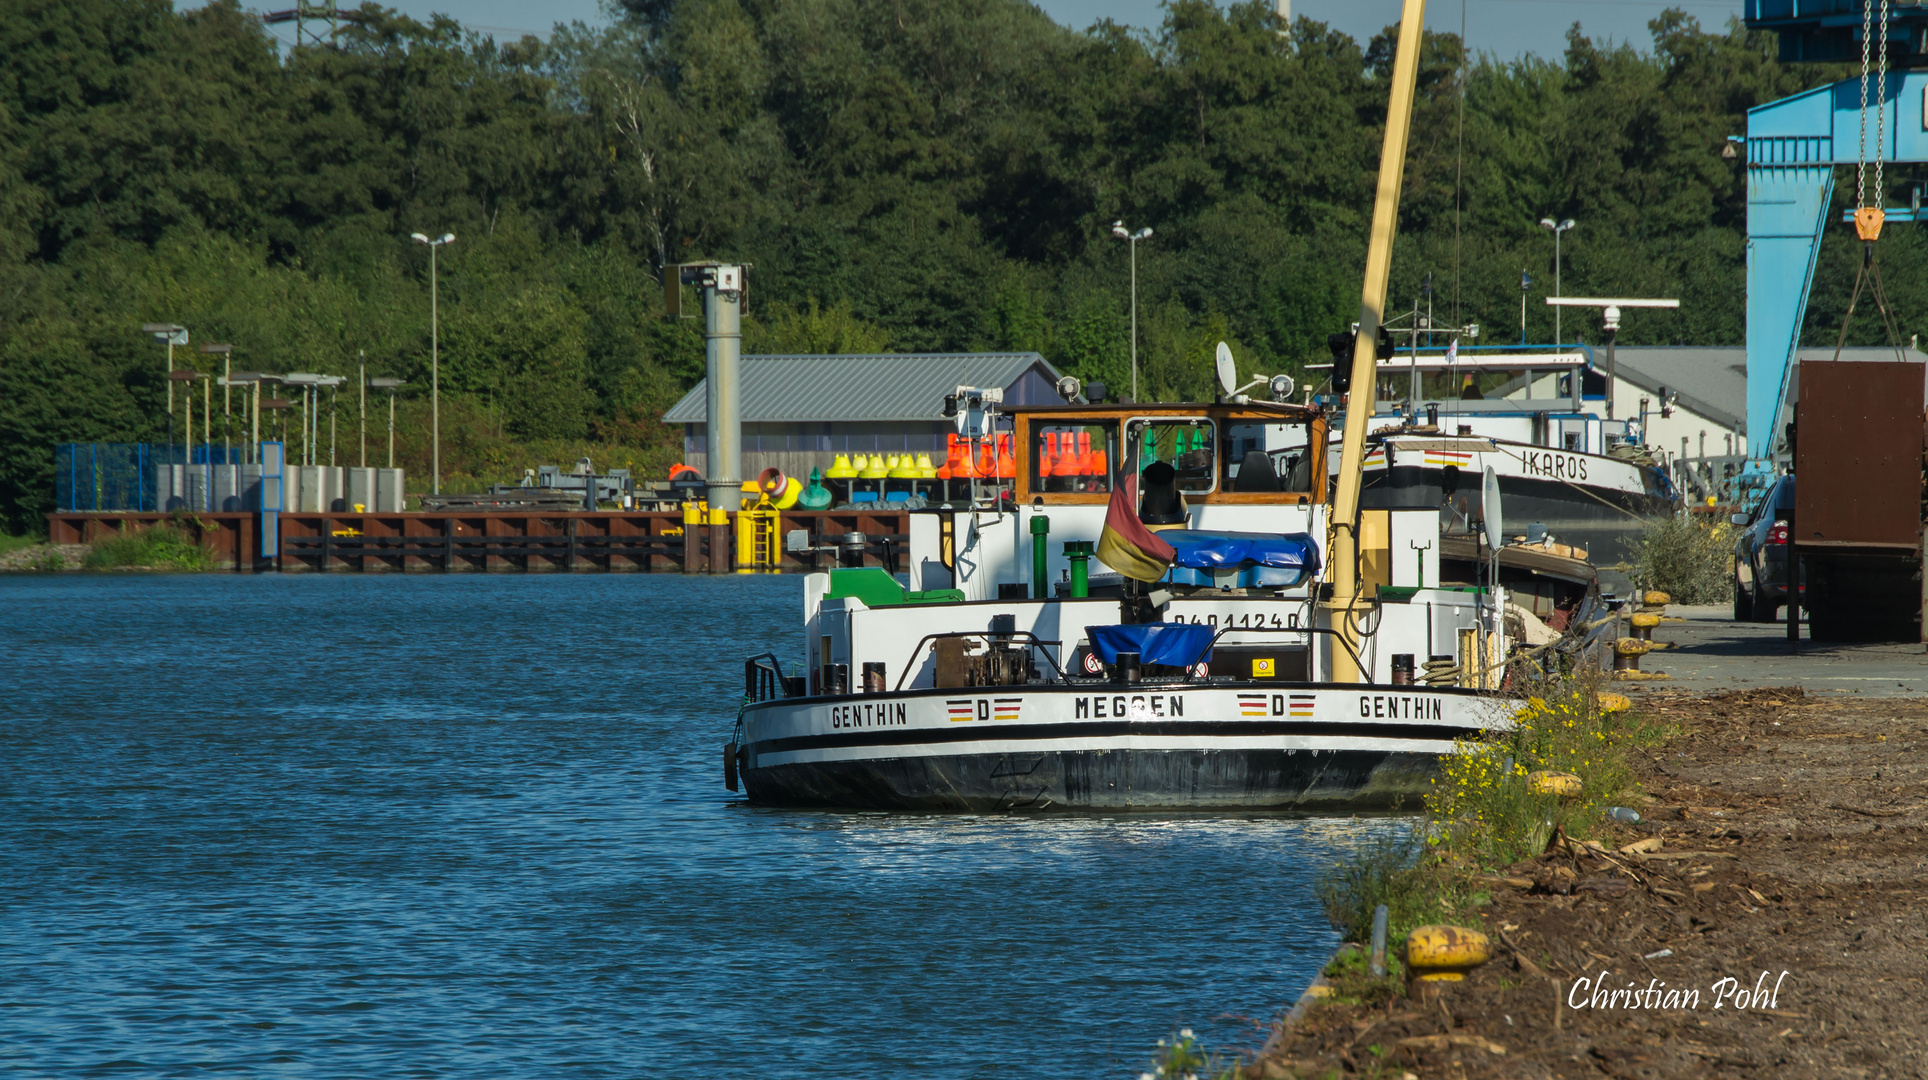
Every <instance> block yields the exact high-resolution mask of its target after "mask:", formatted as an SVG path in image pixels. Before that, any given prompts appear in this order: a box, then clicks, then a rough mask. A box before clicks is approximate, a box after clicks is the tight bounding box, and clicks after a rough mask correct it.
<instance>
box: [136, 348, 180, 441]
mask: <svg viewBox="0 0 1928 1080" xmlns="http://www.w3.org/2000/svg"><path fill="white" fill-rule="evenodd" d="M141 332H142V333H144V334H152V335H154V340H155V341H158V342H160V343H161V344H163V345H165V346H167V373H168V374H167V377H168V383H167V443H168V445H169V446H172V445H174V346H176V345H186V344H187V327H185V326H182V325H180V324H179V323H171V322H151V323H142V324H141Z"/></svg>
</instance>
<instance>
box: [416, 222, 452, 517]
mask: <svg viewBox="0 0 1928 1080" xmlns="http://www.w3.org/2000/svg"><path fill="white" fill-rule="evenodd" d="M409 238H410V239H412V240H414V241H415V242H416V243H418V244H427V245H428V379H429V387H428V402H429V404H428V416H429V421H428V422H429V443H430V446H431V448H432V449H431V450H430V456H431V459H432V462H433V464H432V466H431V468H432V469H433V473H434V477H433V485H434V493H435V494H437V495H440V494H441V493H442V330H441V311H440V301H439V298H438V297H437V296H436V281H435V249H436V248H439V247H441V246H442V245H444V244H453V243H455V234H454V233H452V232H450V233H443V234H442V235H440V236H438V237H436V238H435V239H433V240H430V239H429V238H428V237H427V236H426V235H424V234H422V233H410V234H409Z"/></svg>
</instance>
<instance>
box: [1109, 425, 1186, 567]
mask: <svg viewBox="0 0 1928 1080" xmlns="http://www.w3.org/2000/svg"><path fill="white" fill-rule="evenodd" d="M1136 456H1137V455H1136V454H1134V455H1132V457H1134V458H1135V457H1136ZM1127 460H1130V459H1127ZM1121 472H1122V473H1123V475H1121V476H1120V477H1119V478H1118V486H1117V487H1116V488H1114V489H1113V490H1112V492H1111V504H1110V505H1109V506H1108V507H1106V508H1105V531H1104V532H1103V533H1102V534H1100V535H1099V537H1098V561H1099V562H1102V563H1104V564H1105V565H1106V566H1109V567H1111V568H1112V569H1113V570H1116V571H1118V572H1119V573H1121V574H1123V575H1125V576H1126V577H1128V578H1132V579H1134V580H1136V581H1157V580H1158V579H1159V578H1162V577H1164V576H1165V571H1166V570H1168V569H1170V568H1171V564H1172V559H1173V558H1174V557H1176V555H1177V554H1178V553H1177V552H1175V551H1173V550H1172V546H1171V545H1170V544H1167V543H1166V542H1164V541H1163V540H1160V539H1159V538H1158V534H1157V533H1155V532H1152V531H1151V530H1150V529H1147V528H1146V527H1145V523H1144V522H1142V521H1139V520H1138V472H1137V470H1135V469H1131V468H1126V469H1123V470H1121Z"/></svg>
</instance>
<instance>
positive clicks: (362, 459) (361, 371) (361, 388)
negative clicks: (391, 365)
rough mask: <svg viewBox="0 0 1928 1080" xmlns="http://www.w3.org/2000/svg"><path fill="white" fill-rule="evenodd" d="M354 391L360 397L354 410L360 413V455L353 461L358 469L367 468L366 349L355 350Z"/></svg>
mask: <svg viewBox="0 0 1928 1080" xmlns="http://www.w3.org/2000/svg"><path fill="white" fill-rule="evenodd" d="M355 393H356V395H357V396H358V397H359V399H360V404H359V406H358V407H357V409H356V411H357V412H359V413H360V414H361V419H360V422H359V424H360V428H361V455H360V456H359V457H358V458H357V459H356V461H355V467H356V468H358V469H366V468H368V351H367V350H366V349H356V350H355Z"/></svg>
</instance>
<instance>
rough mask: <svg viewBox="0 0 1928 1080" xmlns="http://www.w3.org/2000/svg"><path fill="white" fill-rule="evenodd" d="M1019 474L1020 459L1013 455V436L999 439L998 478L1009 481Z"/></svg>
mask: <svg viewBox="0 0 1928 1080" xmlns="http://www.w3.org/2000/svg"><path fill="white" fill-rule="evenodd" d="M1017 474H1018V459H1017V458H1015V457H1013V456H1012V455H1011V436H1010V435H1008V434H1005V435H999V436H998V437H997V474H996V475H997V478H998V479H999V480H1009V479H1011V478H1012V477H1014V476H1016V475H1017Z"/></svg>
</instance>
